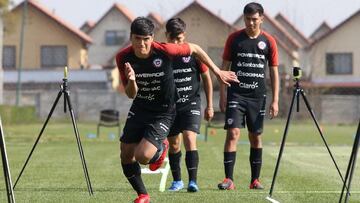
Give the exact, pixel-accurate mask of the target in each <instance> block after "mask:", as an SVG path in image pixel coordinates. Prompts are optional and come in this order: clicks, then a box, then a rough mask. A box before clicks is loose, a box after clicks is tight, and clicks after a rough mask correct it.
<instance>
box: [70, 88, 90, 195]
mask: <svg viewBox="0 0 360 203" xmlns="http://www.w3.org/2000/svg"><path fill="white" fill-rule="evenodd" d="M64 96H65V97H66V101H67V103H68V107H69V111H70V116H71V121H72V124H73V127H74V132H75V137H76V142H77V145H78V149H79V153H80V159H81V162H82V166H83V170H84V175H85V180H86V184H87V188H88V191H89V194H90V195H92V194H94V193H93V189H92V186H91V182H90V177H89V173H88V170H87V166H86V161H85V157H84V152H83V148H82V145H81V140H80V136H79V131H78V128H77V125H76V121H75V116H74V110H73V108H72V106H71V102H70V97H69V94H68V92H65V94H64Z"/></svg>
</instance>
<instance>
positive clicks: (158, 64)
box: [153, 59, 163, 68]
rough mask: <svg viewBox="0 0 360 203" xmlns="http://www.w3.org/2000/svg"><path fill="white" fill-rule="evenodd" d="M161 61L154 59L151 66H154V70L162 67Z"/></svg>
mask: <svg viewBox="0 0 360 203" xmlns="http://www.w3.org/2000/svg"><path fill="white" fill-rule="evenodd" d="M162 62H163V61H162V60H161V59H155V60H154V61H153V64H154V66H155V67H156V68H159V67H160V66H161V65H162Z"/></svg>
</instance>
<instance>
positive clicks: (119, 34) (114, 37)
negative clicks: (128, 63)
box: [105, 30, 126, 46]
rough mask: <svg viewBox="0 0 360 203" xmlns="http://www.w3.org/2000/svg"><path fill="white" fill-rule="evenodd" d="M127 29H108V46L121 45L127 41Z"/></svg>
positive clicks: (106, 42)
mask: <svg viewBox="0 0 360 203" xmlns="http://www.w3.org/2000/svg"><path fill="white" fill-rule="evenodd" d="M125 38H126V31H124V30H107V31H106V32H105V44H106V45H107V46H114V45H121V44H123V43H124V42H125Z"/></svg>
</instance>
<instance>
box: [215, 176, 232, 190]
mask: <svg viewBox="0 0 360 203" xmlns="http://www.w3.org/2000/svg"><path fill="white" fill-rule="evenodd" d="M218 188H219V189H220V190H234V189H235V185H234V183H233V181H232V180H231V179H230V178H225V179H224V180H223V182H222V183H219V184H218Z"/></svg>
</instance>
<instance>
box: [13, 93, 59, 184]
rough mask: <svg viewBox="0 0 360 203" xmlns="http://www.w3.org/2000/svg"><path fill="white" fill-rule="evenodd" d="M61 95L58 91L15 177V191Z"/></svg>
mask: <svg viewBox="0 0 360 203" xmlns="http://www.w3.org/2000/svg"><path fill="white" fill-rule="evenodd" d="M61 94H62V90H60V91H59V93H58V95H57V97H56V99H55V102H54V104H53V106H52V107H51V110H50V113H49V115H48V117H47V118H46V121H45V123H44V125H43V127H42V128H41V131H40V134H39V136H38V137H37V139H36V141H35V143H34V145H33V147H32V149H31V151H30V153H29V155H28V157H27V159H26V161H25V164H24V166H23V167H22V169H21V171H20V174H19V176H18V177H17V179H16V181H15V184H14V189H15V187H16V185H17V183H18V181H19V180H20V177H21V175H22V173H23V172H24V170H25V167H26V165H27V164H28V162H29V160H30V158H31V155H32V153H33V152H34V150H35V147H36V145H37V144H38V142H39V140H40V138H41V135H42V134H43V132H44V130H45V128H46V125H47V123H48V122H49V120H50V118H51V115H52V114H53V112H54V109H55V107H56V105H57V103H58V101H59V99H60V97H61Z"/></svg>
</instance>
